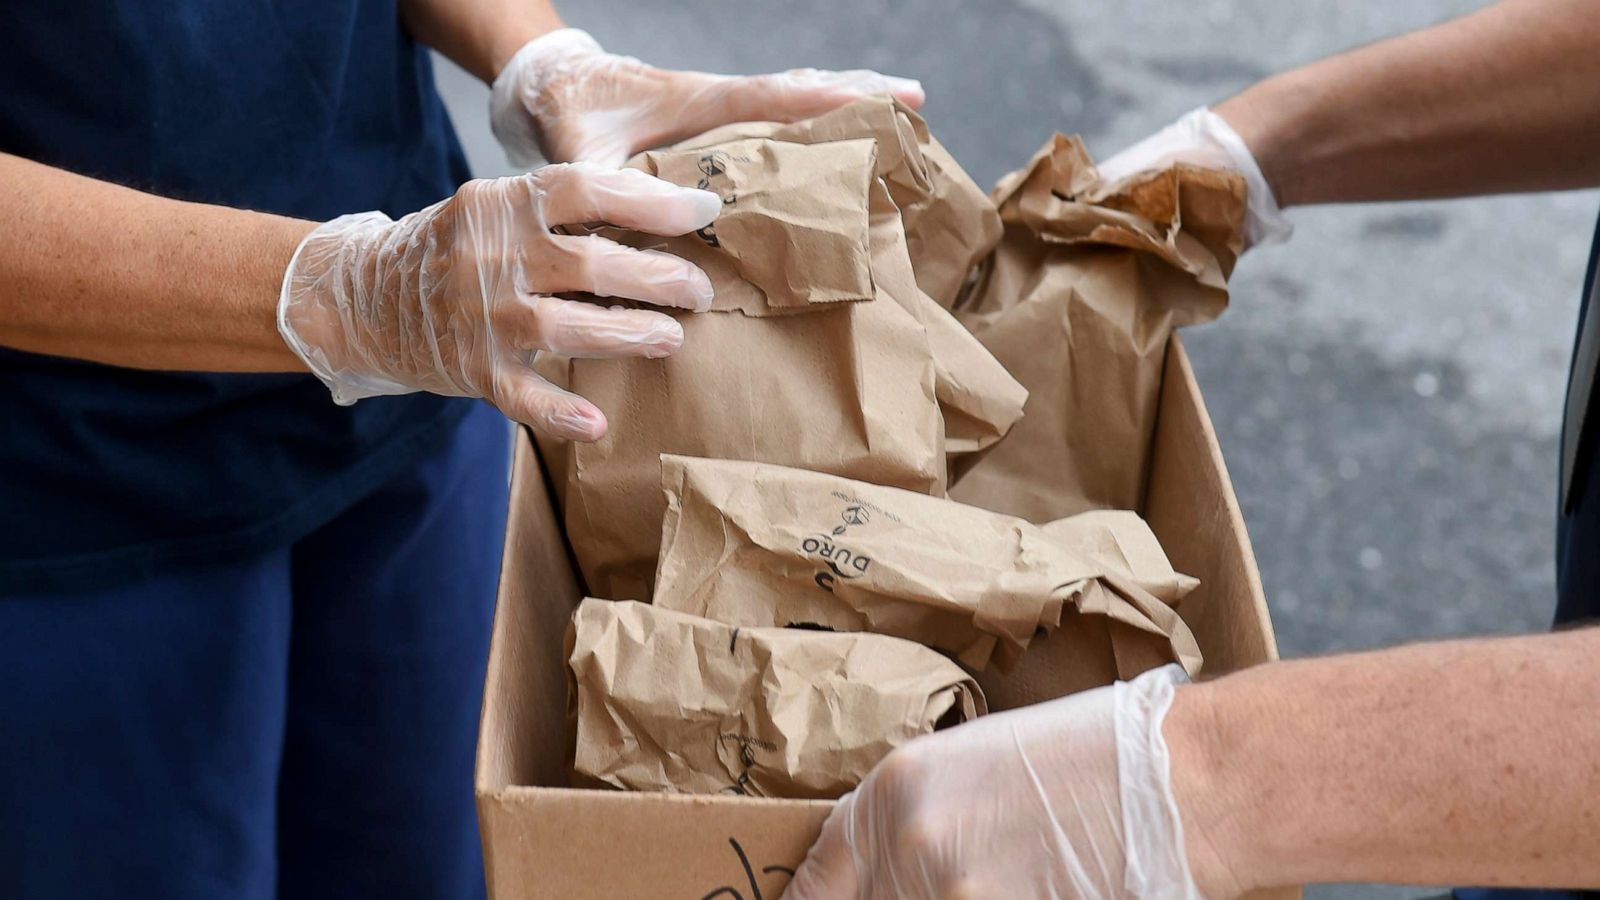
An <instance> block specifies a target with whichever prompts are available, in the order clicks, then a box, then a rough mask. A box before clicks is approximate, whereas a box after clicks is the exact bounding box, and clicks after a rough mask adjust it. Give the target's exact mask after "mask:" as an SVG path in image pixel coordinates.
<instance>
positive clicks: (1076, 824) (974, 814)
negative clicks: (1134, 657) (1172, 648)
mask: <svg viewBox="0 0 1600 900" xmlns="http://www.w3.org/2000/svg"><path fill="white" fill-rule="evenodd" d="M1182 680H1184V675H1183V670H1182V669H1180V668H1179V667H1177V666H1166V667H1164V668H1161V669H1157V670H1155V671H1152V672H1147V673H1145V674H1144V675H1142V676H1140V677H1139V678H1136V679H1134V680H1133V681H1130V682H1121V683H1118V684H1115V685H1112V686H1110V687H1105V688H1100V689H1098V690H1094V691H1087V692H1085V693H1082V694H1075V695H1073V696H1071V697H1065V698H1063V699H1060V700H1055V701H1051V702H1049V703H1042V704H1039V705H1037V706H1030V707H1026V708H1023V709H1017V710H1011V711H1008V712H1003V713H996V714H994V715H991V716H986V717H984V718H981V719H978V720H976V721H973V722H969V723H967V724H966V725H962V726H960V727H957V728H953V729H951V730H949V731H943V732H939V733H937V734H934V735H929V736H927V737H924V738H919V739H918V740H916V741H913V742H911V743H910V744H907V745H906V746H904V747H902V748H900V749H899V750H897V751H895V752H894V753H892V754H890V755H889V756H888V757H887V758H886V759H885V760H884V761H883V762H882V763H880V764H879V766H878V768H877V769H875V770H873V772H872V774H871V775H869V776H867V779H866V781H864V782H863V783H862V785H861V787H860V788H858V789H857V790H856V791H855V792H853V793H851V794H849V795H847V796H846V797H845V798H844V799H842V800H840V801H839V804H838V806H837V807H836V808H835V809H834V812H833V814H832V815H831V816H829V817H828V821H827V824H826V825H824V826H823V829H822V836H821V838H819V839H818V841H817V844H816V846H814V847H813V848H812V849H811V854H810V855H809V856H808V857H807V858H806V861H805V863H804V864H803V865H802V866H801V867H800V870H799V871H798V872H796V873H795V876H794V880H793V881H792V882H791V883H790V885H789V888H788V890H787V891H786V892H785V893H784V895H783V897H784V900H856V898H861V900H945V898H950V897H973V898H980V897H981V898H987V897H1039V898H1056V900H1108V898H1147V900H1152V898H1160V900H1199V898H1200V897H1201V893H1200V888H1199V886H1198V885H1196V883H1195V880H1194V878H1193V877H1192V876H1191V875H1190V871H1189V863H1188V857H1187V855H1186V853H1185V850H1184V839H1183V825H1182V823H1181V821H1180V820H1179V817H1178V809H1177V805H1176V802H1175V801H1174V799H1173V794H1172V781H1171V776H1170V773H1169V771H1168V758H1167V744H1166V740H1165V738H1164V737H1163V736H1162V733H1161V725H1162V721H1163V720H1164V719H1165V717H1166V714H1167V710H1168V708H1169V707H1170V706H1171V704H1172V697H1173V692H1174V687H1175V685H1177V684H1178V683H1179V682H1181V681H1182Z"/></svg>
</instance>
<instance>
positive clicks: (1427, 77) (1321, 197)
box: [1216, 0, 1600, 207]
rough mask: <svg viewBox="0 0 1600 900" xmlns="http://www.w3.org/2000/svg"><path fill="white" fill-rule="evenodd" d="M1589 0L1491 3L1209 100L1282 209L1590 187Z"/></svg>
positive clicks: (1596, 26)
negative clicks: (1253, 160)
mask: <svg viewBox="0 0 1600 900" xmlns="http://www.w3.org/2000/svg"><path fill="white" fill-rule="evenodd" d="M1596 47H1600V15H1596V14H1595V6H1594V3H1593V0H1502V2H1500V3H1497V4H1495V5H1494V6H1491V7H1489V8H1487V9H1484V10H1482V11H1480V12H1477V13H1474V14H1472V15H1468V16H1465V17H1463V18H1460V19H1457V20H1455V21H1452V22H1447V23H1445V24H1443V25H1439V26H1437V27H1434V28H1430V29H1425V30H1423V31H1419V32H1415V33H1413V34H1408V35H1404V36H1402V37H1398V38H1393V39H1391V40H1386V41H1382V42H1380V43H1377V44H1373V45H1371V46H1368V47H1364V48H1361V49H1359V50H1354V51H1351V52H1349V53H1345V54H1342V55H1340V56H1335V57H1332V58H1329V59H1326V60H1322V61H1321V62H1317V63H1313V64H1311V65H1308V66H1305V67H1303V68H1300V69H1296V70H1294V71H1291V72H1287V73H1285V74H1282V75H1278V76H1276V77H1273V78H1270V79H1267V80H1266V81H1263V82H1261V83H1260V84H1258V85H1256V86H1254V87H1252V88H1250V89H1248V90H1246V91H1245V92H1244V93H1242V94H1240V95H1238V96H1237V97H1234V98H1233V99H1231V100H1228V101H1226V102H1224V103H1222V104H1219V105H1218V106H1217V107H1216V112H1217V113H1218V114H1219V115H1221V116H1222V117H1223V118H1224V119H1226V120H1227V121H1228V122H1229V124H1231V125H1233V127H1234V129H1235V130H1237V131H1238V132H1239V134H1240V136H1242V137H1243V138H1244V139H1245V143H1246V144H1248V145H1249V147H1250V149H1251V151H1252V152H1253V153H1254V155H1255V157H1256V159H1257V161H1258V162H1259V163H1260V164H1261V168H1262V170H1263V171H1264V172H1265V174H1266V176H1267V180H1268V181H1269V182H1271V184H1272V186H1273V190H1274V193H1276V194H1277V198H1278V202H1279V204H1280V205H1282V206H1286V207H1287V206H1298V205H1304V204H1308V203H1338V202H1347V201H1358V200H1404V199H1415V198H1423V197H1449V196H1463V195H1471V194H1492V193H1503V192H1513V191H1546V190H1563V189H1568V188H1578V187H1589V186H1596V185H1600V53H1597V52H1595V48H1596Z"/></svg>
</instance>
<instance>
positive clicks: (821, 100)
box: [716, 69, 927, 124]
mask: <svg viewBox="0 0 1600 900" xmlns="http://www.w3.org/2000/svg"><path fill="white" fill-rule="evenodd" d="M716 91H717V93H718V94H719V95H720V96H721V98H722V99H723V106H724V109H725V110H726V112H727V113H728V115H727V117H726V121H728V122H737V121H744V120H752V121H777V122H793V121H796V120H798V119H805V118H809V117H811V116H819V115H822V114H823V113H825V112H828V111H829V110H832V109H835V108H837V107H840V106H843V105H845V104H846V103H850V102H851V101H854V100H859V99H861V98H862V97H870V96H874V95H878V94H889V95H890V96H892V97H894V98H895V99H897V100H899V101H900V102H902V103H904V104H906V105H907V106H909V107H911V108H912V109H918V108H921V106H922V103H923V101H924V100H925V99H926V96H927V95H926V94H925V93H924V92H923V90H922V83H921V82H919V81H916V80H915V79H911V78H897V77H895V76H892V75H880V74H879V73H877V72H873V71H870V70H867V69H852V70H850V71H845V72H830V71H826V70H823V69H791V70H790V71H787V72H777V73H774V74H771V75H751V76H744V77H731V78H721V79H719V80H718V82H717V84H716ZM719 124H720V123H719Z"/></svg>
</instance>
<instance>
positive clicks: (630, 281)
mask: <svg viewBox="0 0 1600 900" xmlns="http://www.w3.org/2000/svg"><path fill="white" fill-rule="evenodd" d="M548 239H549V241H550V242H551V244H550V245H549V246H551V247H553V248H554V250H555V251H556V252H555V253H553V254H552V253H549V252H548V249H547V248H542V249H543V252H542V253H539V255H538V257H536V258H539V259H540V261H541V262H546V261H547V262H548V265H542V266H541V267H540V269H539V270H538V271H537V272H532V273H530V274H532V275H534V276H535V278H536V281H535V282H534V285H533V287H534V290H536V291H538V292H540V293H551V294H556V293H563V292H568V291H582V292H585V293H590V294H594V295H595V296H597V297H626V298H627V299H629V300H640V301H643V302H645V303H654V304H655V305H657V306H675V307H678V308H680V309H688V310H693V311H695V312H704V311H705V310H707V309H710V308H711V299H712V297H713V296H714V293H715V292H714V291H713V290H712V288H711V279H710V278H709V277H707V275H706V273H705V272H704V271H702V270H701V269H700V267H699V266H697V265H695V264H694V263H691V262H689V261H688V260H686V259H683V258H682V257H678V256H673V255H672V254H671V253H663V252H662V251H660V250H638V249H635V248H633V247H627V246H624V245H622V244H619V243H617V242H616V241H613V240H609V239H607V238H604V237H601V236H600V235H597V234H590V235H567V234H555V235H549V236H548Z"/></svg>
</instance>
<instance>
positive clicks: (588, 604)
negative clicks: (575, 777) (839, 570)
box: [567, 599, 987, 799]
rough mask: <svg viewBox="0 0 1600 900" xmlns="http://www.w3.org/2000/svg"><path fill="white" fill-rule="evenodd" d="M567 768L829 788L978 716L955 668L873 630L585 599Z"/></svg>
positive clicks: (664, 781) (644, 782)
mask: <svg viewBox="0 0 1600 900" xmlns="http://www.w3.org/2000/svg"><path fill="white" fill-rule="evenodd" d="M567 659H568V662H569V664H570V666H571V672H572V675H573V680H572V689H573V699H574V703H575V705H576V715H577V750H576V756H575V759H574V769H575V770H576V771H577V772H578V774H579V775H582V776H587V777H591V778H595V779H598V780H600V781H602V782H604V783H606V784H609V785H612V786H614V787H618V788H624V789H628V790H639V791H671V792H683V793H702V794H705V793H719V792H731V793H739V794H750V795H752V796H757V797H795V798H820V799H831V798H834V797H838V796H839V795H841V794H843V793H845V792H846V791H848V790H850V789H851V788H853V787H855V786H856V784H858V783H859V782H860V781H861V779H862V777H864V776H865V775H866V774H867V772H868V771H870V770H871V769H872V767H873V765H874V764H876V763H877V762H878V760H880V759H882V758H883V757H884V756H885V755H887V754H888V753H889V751H891V750H893V749H894V748H895V747H898V746H900V745H901V744H904V743H906V742H907V741H909V740H911V739H912V738H914V737H917V736H919V735H923V734H928V733H930V732H932V731H934V730H935V729H937V728H941V727H945V726H948V725H955V724H959V723H961V722H964V721H967V720H968V719H971V718H974V717H975V716H978V715H982V714H983V713H984V712H985V711H986V709H987V707H986V706H985V704H984V699H983V694H982V692H981V691H980V690H978V687H977V685H976V684H974V683H973V682H972V680H971V679H970V678H969V677H968V676H967V674H966V673H965V672H963V671H962V670H961V668H960V667H959V666H957V665H955V664H954V663H952V662H950V661H949V660H947V659H945V658H944V657H942V656H940V655H939V654H937V653H935V652H934V651H932V650H929V649H927V648H925V647H919V646H917V645H916V644H913V643H911V642H909V641H902V640H897V639H895V638H890V637H884V636H882V635H874V634H826V633H821V632H815V631H799V630H791V629H782V628H736V627H733V626H729V625H723V624H721V623H718V622H712V621H709V620H706V619H700V618H696V617H694V616H690V615H685V614H683V613H677V612H672V611H670V610H664V609H657V608H654V607H651V606H646V605H644V604H640V603H634V602H630V601H611V600H592V599H591V600H585V601H583V603H582V604H580V605H579V607H578V610H577V613H576V614H575V615H574V617H573V626H572V629H571V631H570V632H569V634H568V653H567Z"/></svg>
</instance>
